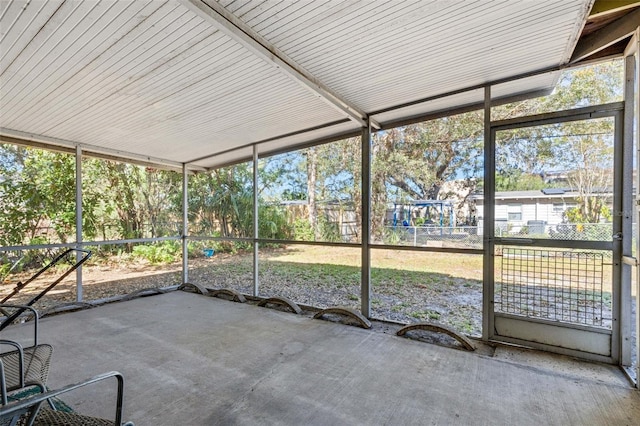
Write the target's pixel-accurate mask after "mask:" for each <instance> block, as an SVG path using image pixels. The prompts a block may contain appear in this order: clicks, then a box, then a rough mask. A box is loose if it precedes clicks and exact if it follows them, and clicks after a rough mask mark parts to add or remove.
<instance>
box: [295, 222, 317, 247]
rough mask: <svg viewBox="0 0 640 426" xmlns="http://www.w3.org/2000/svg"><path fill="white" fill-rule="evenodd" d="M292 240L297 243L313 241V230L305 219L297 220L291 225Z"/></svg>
mask: <svg viewBox="0 0 640 426" xmlns="http://www.w3.org/2000/svg"><path fill="white" fill-rule="evenodd" d="M293 238H294V239H295V240H297V241H314V239H315V235H314V233H313V228H311V224H310V223H309V221H308V220H307V219H304V218H298V219H296V220H295V222H294V223H293Z"/></svg>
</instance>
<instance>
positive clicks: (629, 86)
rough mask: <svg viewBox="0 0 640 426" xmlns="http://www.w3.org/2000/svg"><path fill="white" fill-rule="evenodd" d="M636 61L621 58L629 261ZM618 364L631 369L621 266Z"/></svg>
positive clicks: (626, 251)
mask: <svg viewBox="0 0 640 426" xmlns="http://www.w3.org/2000/svg"><path fill="white" fill-rule="evenodd" d="M635 75H636V58H635V56H634V55H633V54H630V55H628V56H626V57H625V86H624V103H625V105H624V129H623V135H622V161H621V162H622V164H621V169H622V170H621V173H622V176H621V179H622V183H621V187H622V188H621V189H622V200H621V203H622V205H621V211H620V219H621V220H622V224H621V233H622V242H621V244H622V246H621V255H622V256H625V257H631V255H632V238H633V229H632V221H633V197H634V194H633V156H634V153H633V118H634V114H635V111H634V109H635V107H634V93H635ZM620 268H621V270H620V294H621V301H620V312H621V318H620V320H621V321H620V337H621V341H620V364H621V365H627V366H628V365H631V354H632V351H633V348H632V345H631V341H632V321H633V319H632V317H631V300H632V299H631V298H632V296H631V294H632V293H631V274H632V271H631V269H632V268H631V265H628V264H625V263H622V264H621V265H620Z"/></svg>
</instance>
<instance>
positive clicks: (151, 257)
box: [132, 241, 181, 265]
mask: <svg viewBox="0 0 640 426" xmlns="http://www.w3.org/2000/svg"><path fill="white" fill-rule="evenodd" d="M132 253H133V256H134V257H139V258H142V259H145V260H147V261H149V263H151V264H154V265H158V264H166V263H173V262H176V261H177V260H179V258H180V253H181V247H180V244H179V243H178V242H176V241H163V242H160V243H156V244H148V245H147V244H140V245H136V246H134V247H133V252H132Z"/></svg>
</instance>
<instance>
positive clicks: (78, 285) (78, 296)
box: [76, 146, 83, 302]
mask: <svg viewBox="0 0 640 426" xmlns="http://www.w3.org/2000/svg"><path fill="white" fill-rule="evenodd" d="M76 247H77V248H82V148H80V147H79V146H77V147H76ZM82 256H83V255H82V253H77V254H76V261H79V260H80V259H81V258H82ZM82 299H83V294H82V265H80V266H79V267H78V269H76V302H82Z"/></svg>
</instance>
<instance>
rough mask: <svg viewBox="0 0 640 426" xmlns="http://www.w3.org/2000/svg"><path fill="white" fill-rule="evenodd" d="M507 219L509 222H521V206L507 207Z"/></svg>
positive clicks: (512, 205)
mask: <svg viewBox="0 0 640 426" xmlns="http://www.w3.org/2000/svg"><path fill="white" fill-rule="evenodd" d="M507 218H508V219H509V222H511V221H519V220H522V204H509V205H507Z"/></svg>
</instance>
